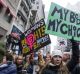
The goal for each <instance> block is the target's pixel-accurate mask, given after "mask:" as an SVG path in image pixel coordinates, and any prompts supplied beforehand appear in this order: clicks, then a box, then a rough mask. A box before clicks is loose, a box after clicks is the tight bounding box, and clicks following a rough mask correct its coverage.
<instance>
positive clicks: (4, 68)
mask: <svg viewBox="0 0 80 74" xmlns="http://www.w3.org/2000/svg"><path fill="white" fill-rule="evenodd" d="M5 54H6V53H5V52H4V51H3V50H1V49H0V74H17V69H16V65H15V64H13V63H12V56H11V55H10V54H8V53H7V54H6V55H5ZM8 55H9V56H8ZM4 56H6V59H5V60H6V62H5V64H4V62H3V57H4Z"/></svg>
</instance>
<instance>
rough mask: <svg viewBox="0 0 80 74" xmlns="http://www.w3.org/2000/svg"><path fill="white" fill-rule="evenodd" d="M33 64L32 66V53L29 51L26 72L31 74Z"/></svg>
mask: <svg viewBox="0 0 80 74" xmlns="http://www.w3.org/2000/svg"><path fill="white" fill-rule="evenodd" d="M33 66H34V53H31V54H30V57H29V65H28V67H27V73H28V74H33Z"/></svg>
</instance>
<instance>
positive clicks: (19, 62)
mask: <svg viewBox="0 0 80 74" xmlns="http://www.w3.org/2000/svg"><path fill="white" fill-rule="evenodd" d="M16 66H17V74H22V70H23V56H22V55H19V56H18V57H17V59H16Z"/></svg>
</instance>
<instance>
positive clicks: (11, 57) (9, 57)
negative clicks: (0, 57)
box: [6, 53, 13, 61]
mask: <svg viewBox="0 0 80 74" xmlns="http://www.w3.org/2000/svg"><path fill="white" fill-rule="evenodd" d="M6 60H7V61H13V56H12V54H11V53H6Z"/></svg>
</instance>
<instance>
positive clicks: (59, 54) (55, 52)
mask: <svg viewBox="0 0 80 74" xmlns="http://www.w3.org/2000/svg"><path fill="white" fill-rule="evenodd" d="M56 55H58V56H60V57H63V54H62V51H61V50H54V51H52V57H54V56H56Z"/></svg>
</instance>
